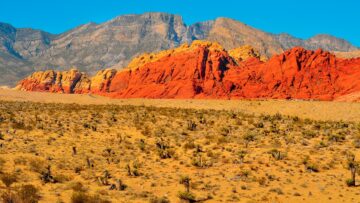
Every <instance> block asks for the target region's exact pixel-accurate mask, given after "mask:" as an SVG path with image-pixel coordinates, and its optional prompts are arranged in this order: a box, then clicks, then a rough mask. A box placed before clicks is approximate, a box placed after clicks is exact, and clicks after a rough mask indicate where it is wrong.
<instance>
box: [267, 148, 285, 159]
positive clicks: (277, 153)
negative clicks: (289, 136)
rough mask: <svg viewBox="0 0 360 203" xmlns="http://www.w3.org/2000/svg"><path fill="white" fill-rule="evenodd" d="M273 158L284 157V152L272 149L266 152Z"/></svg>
mask: <svg viewBox="0 0 360 203" xmlns="http://www.w3.org/2000/svg"><path fill="white" fill-rule="evenodd" d="M268 153H269V154H270V155H271V156H272V157H273V158H274V159H275V160H283V159H284V158H285V157H286V154H285V153H283V152H281V151H279V150H277V149H272V150H270V151H269V152H268Z"/></svg>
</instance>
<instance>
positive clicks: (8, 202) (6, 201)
mask: <svg viewBox="0 0 360 203" xmlns="http://www.w3.org/2000/svg"><path fill="white" fill-rule="evenodd" d="M0 200H2V202H3V203H17V202H20V200H19V198H18V197H17V195H16V194H15V193H12V192H9V191H8V192H4V193H3V194H1V196H0Z"/></svg>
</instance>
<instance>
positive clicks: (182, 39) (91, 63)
mask: <svg viewBox="0 0 360 203" xmlns="http://www.w3.org/2000/svg"><path fill="white" fill-rule="evenodd" d="M194 40H208V41H215V42H218V43H219V44H221V45H222V46H223V47H224V48H225V49H228V50H230V49H233V48H236V47H239V46H243V45H250V46H252V47H254V48H255V49H256V50H258V51H259V52H260V54H261V55H263V56H265V57H267V58H270V57H271V56H273V55H274V54H279V53H282V52H284V51H285V50H287V49H290V48H292V47H295V46H301V47H304V48H305V49H309V50H315V49H318V48H321V49H324V50H326V51H330V52H341V53H343V52H345V53H347V52H352V53H358V50H359V48H358V47H355V46H353V45H352V44H350V43H349V42H347V41H345V40H343V39H339V38H336V37H333V36H330V35H323V34H322V35H316V36H314V37H312V38H309V39H306V40H303V39H299V38H296V37H293V36H291V35H289V34H271V33H267V32H264V31H261V30H258V29H256V28H252V27H250V26H248V25H246V24H244V23H241V22H239V21H236V20H233V19H228V18H217V19H215V20H210V21H206V22H199V23H195V24H192V25H186V24H185V23H184V21H183V19H182V17H181V16H178V15H173V14H167V13H145V14H141V15H123V16H119V17H116V18H114V19H112V20H110V21H108V22H105V23H101V24H96V23H88V24H85V25H81V26H79V27H76V28H74V29H71V30H69V31H67V32H65V33H61V34H51V33H48V32H45V31H42V30H36V29H30V28H15V27H13V26H11V25H9V24H6V23H0V85H9V86H13V85H15V84H16V82H17V81H18V80H20V79H21V78H23V77H24V76H26V75H28V74H30V73H32V72H34V71H40V70H46V69H53V70H68V69H70V68H71V67H76V68H77V69H79V70H80V71H83V72H86V73H87V74H90V75H94V74H95V73H96V72H97V71H99V70H101V69H104V68H109V67H111V68H114V69H122V68H124V67H126V66H127V64H128V63H129V62H130V60H131V59H132V58H133V57H135V56H138V55H140V54H142V53H145V52H157V51H160V50H166V49H172V48H176V47H178V46H180V45H181V44H184V43H191V42H193V41H194Z"/></svg>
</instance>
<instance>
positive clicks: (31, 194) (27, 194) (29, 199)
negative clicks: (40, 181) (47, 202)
mask: <svg viewBox="0 0 360 203" xmlns="http://www.w3.org/2000/svg"><path fill="white" fill-rule="evenodd" d="M17 195H18V197H19V199H21V200H22V203H37V202H39V200H40V195H39V191H38V189H37V188H36V187H35V186H33V185H23V186H21V188H20V190H19V191H18V193H17Z"/></svg>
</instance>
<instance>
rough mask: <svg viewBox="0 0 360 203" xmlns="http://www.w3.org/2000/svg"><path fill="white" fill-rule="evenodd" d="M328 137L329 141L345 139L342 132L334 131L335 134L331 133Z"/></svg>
mask: <svg viewBox="0 0 360 203" xmlns="http://www.w3.org/2000/svg"><path fill="white" fill-rule="evenodd" d="M328 139H329V140H330V141H334V142H342V141H345V139H346V137H345V135H344V134H342V133H335V134H331V135H330V136H329V137H328Z"/></svg>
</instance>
